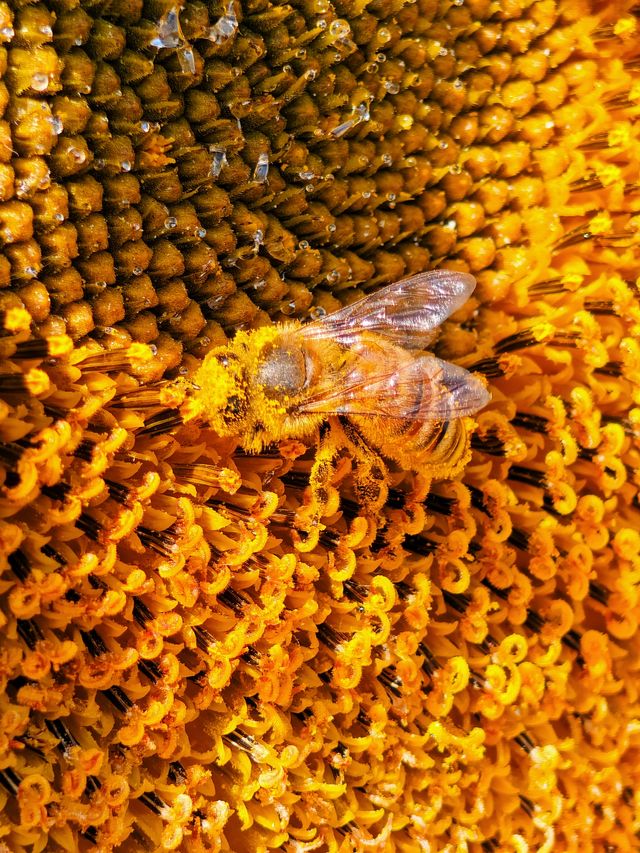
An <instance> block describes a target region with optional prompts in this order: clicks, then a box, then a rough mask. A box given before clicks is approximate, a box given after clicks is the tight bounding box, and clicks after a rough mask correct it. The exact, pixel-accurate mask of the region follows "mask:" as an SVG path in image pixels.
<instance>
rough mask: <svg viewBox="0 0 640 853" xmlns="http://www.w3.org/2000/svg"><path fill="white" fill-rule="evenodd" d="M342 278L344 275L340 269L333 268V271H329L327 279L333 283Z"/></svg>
mask: <svg viewBox="0 0 640 853" xmlns="http://www.w3.org/2000/svg"><path fill="white" fill-rule="evenodd" d="M341 278H342V276H341V275H340V272H339V271H338V270H331V272H329V273H327V281H328V282H330V283H331V284H335V283H336V282H338V281H340V279H341Z"/></svg>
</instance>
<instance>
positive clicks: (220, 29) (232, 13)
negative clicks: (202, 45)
mask: <svg viewBox="0 0 640 853" xmlns="http://www.w3.org/2000/svg"><path fill="white" fill-rule="evenodd" d="M237 30H238V18H237V15H236V10H235V8H234V6H233V0H231V2H230V3H229V5H228V6H227V11H226V12H225V14H224V15H223V16H222V17H221V18H219V19H218V20H217V21H216V23H215V24H214V25H213V26H212V27H209V32H208V34H207V38H208V39H209V40H210V41H212V42H213V43H214V44H222V43H223V42H225V41H227V39H230V38H231V37H232V36H233V35H235V33H236V32H237Z"/></svg>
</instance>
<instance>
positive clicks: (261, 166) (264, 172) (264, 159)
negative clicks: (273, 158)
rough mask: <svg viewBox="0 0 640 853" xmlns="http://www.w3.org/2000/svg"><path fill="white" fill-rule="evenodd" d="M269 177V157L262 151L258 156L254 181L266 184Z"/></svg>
mask: <svg viewBox="0 0 640 853" xmlns="http://www.w3.org/2000/svg"><path fill="white" fill-rule="evenodd" d="M268 176H269V155H268V154H267V152H266V151H262V152H261V153H260V155H259V156H258V162H257V163H256V167H255V169H254V170H253V180H254V181H255V182H256V183H258V184H266V182H267V178H268Z"/></svg>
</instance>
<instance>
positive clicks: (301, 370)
mask: <svg viewBox="0 0 640 853" xmlns="http://www.w3.org/2000/svg"><path fill="white" fill-rule="evenodd" d="M256 380H257V382H258V383H259V384H260V385H262V386H263V388H264V391H265V393H266V394H267V396H270V397H271V396H279V395H282V394H286V395H287V396H294V395H296V394H299V393H300V392H301V391H302V389H303V388H304V386H305V383H306V381H307V370H306V365H305V357H304V354H303V353H302V351H301V350H299V349H285V348H284V347H274V348H273V349H271V350H270V351H269V352H268V354H267V355H266V356H265V357H264V359H263V360H262V361H261V362H260V364H259V365H258V370H257V375H256Z"/></svg>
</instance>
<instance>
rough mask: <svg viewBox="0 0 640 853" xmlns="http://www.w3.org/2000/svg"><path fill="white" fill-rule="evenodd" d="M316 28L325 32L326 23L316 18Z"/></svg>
mask: <svg viewBox="0 0 640 853" xmlns="http://www.w3.org/2000/svg"><path fill="white" fill-rule="evenodd" d="M316 27H318V29H319V30H326V29H327V22H326V21H325V19H324V18H318V20H317V21H316Z"/></svg>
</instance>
